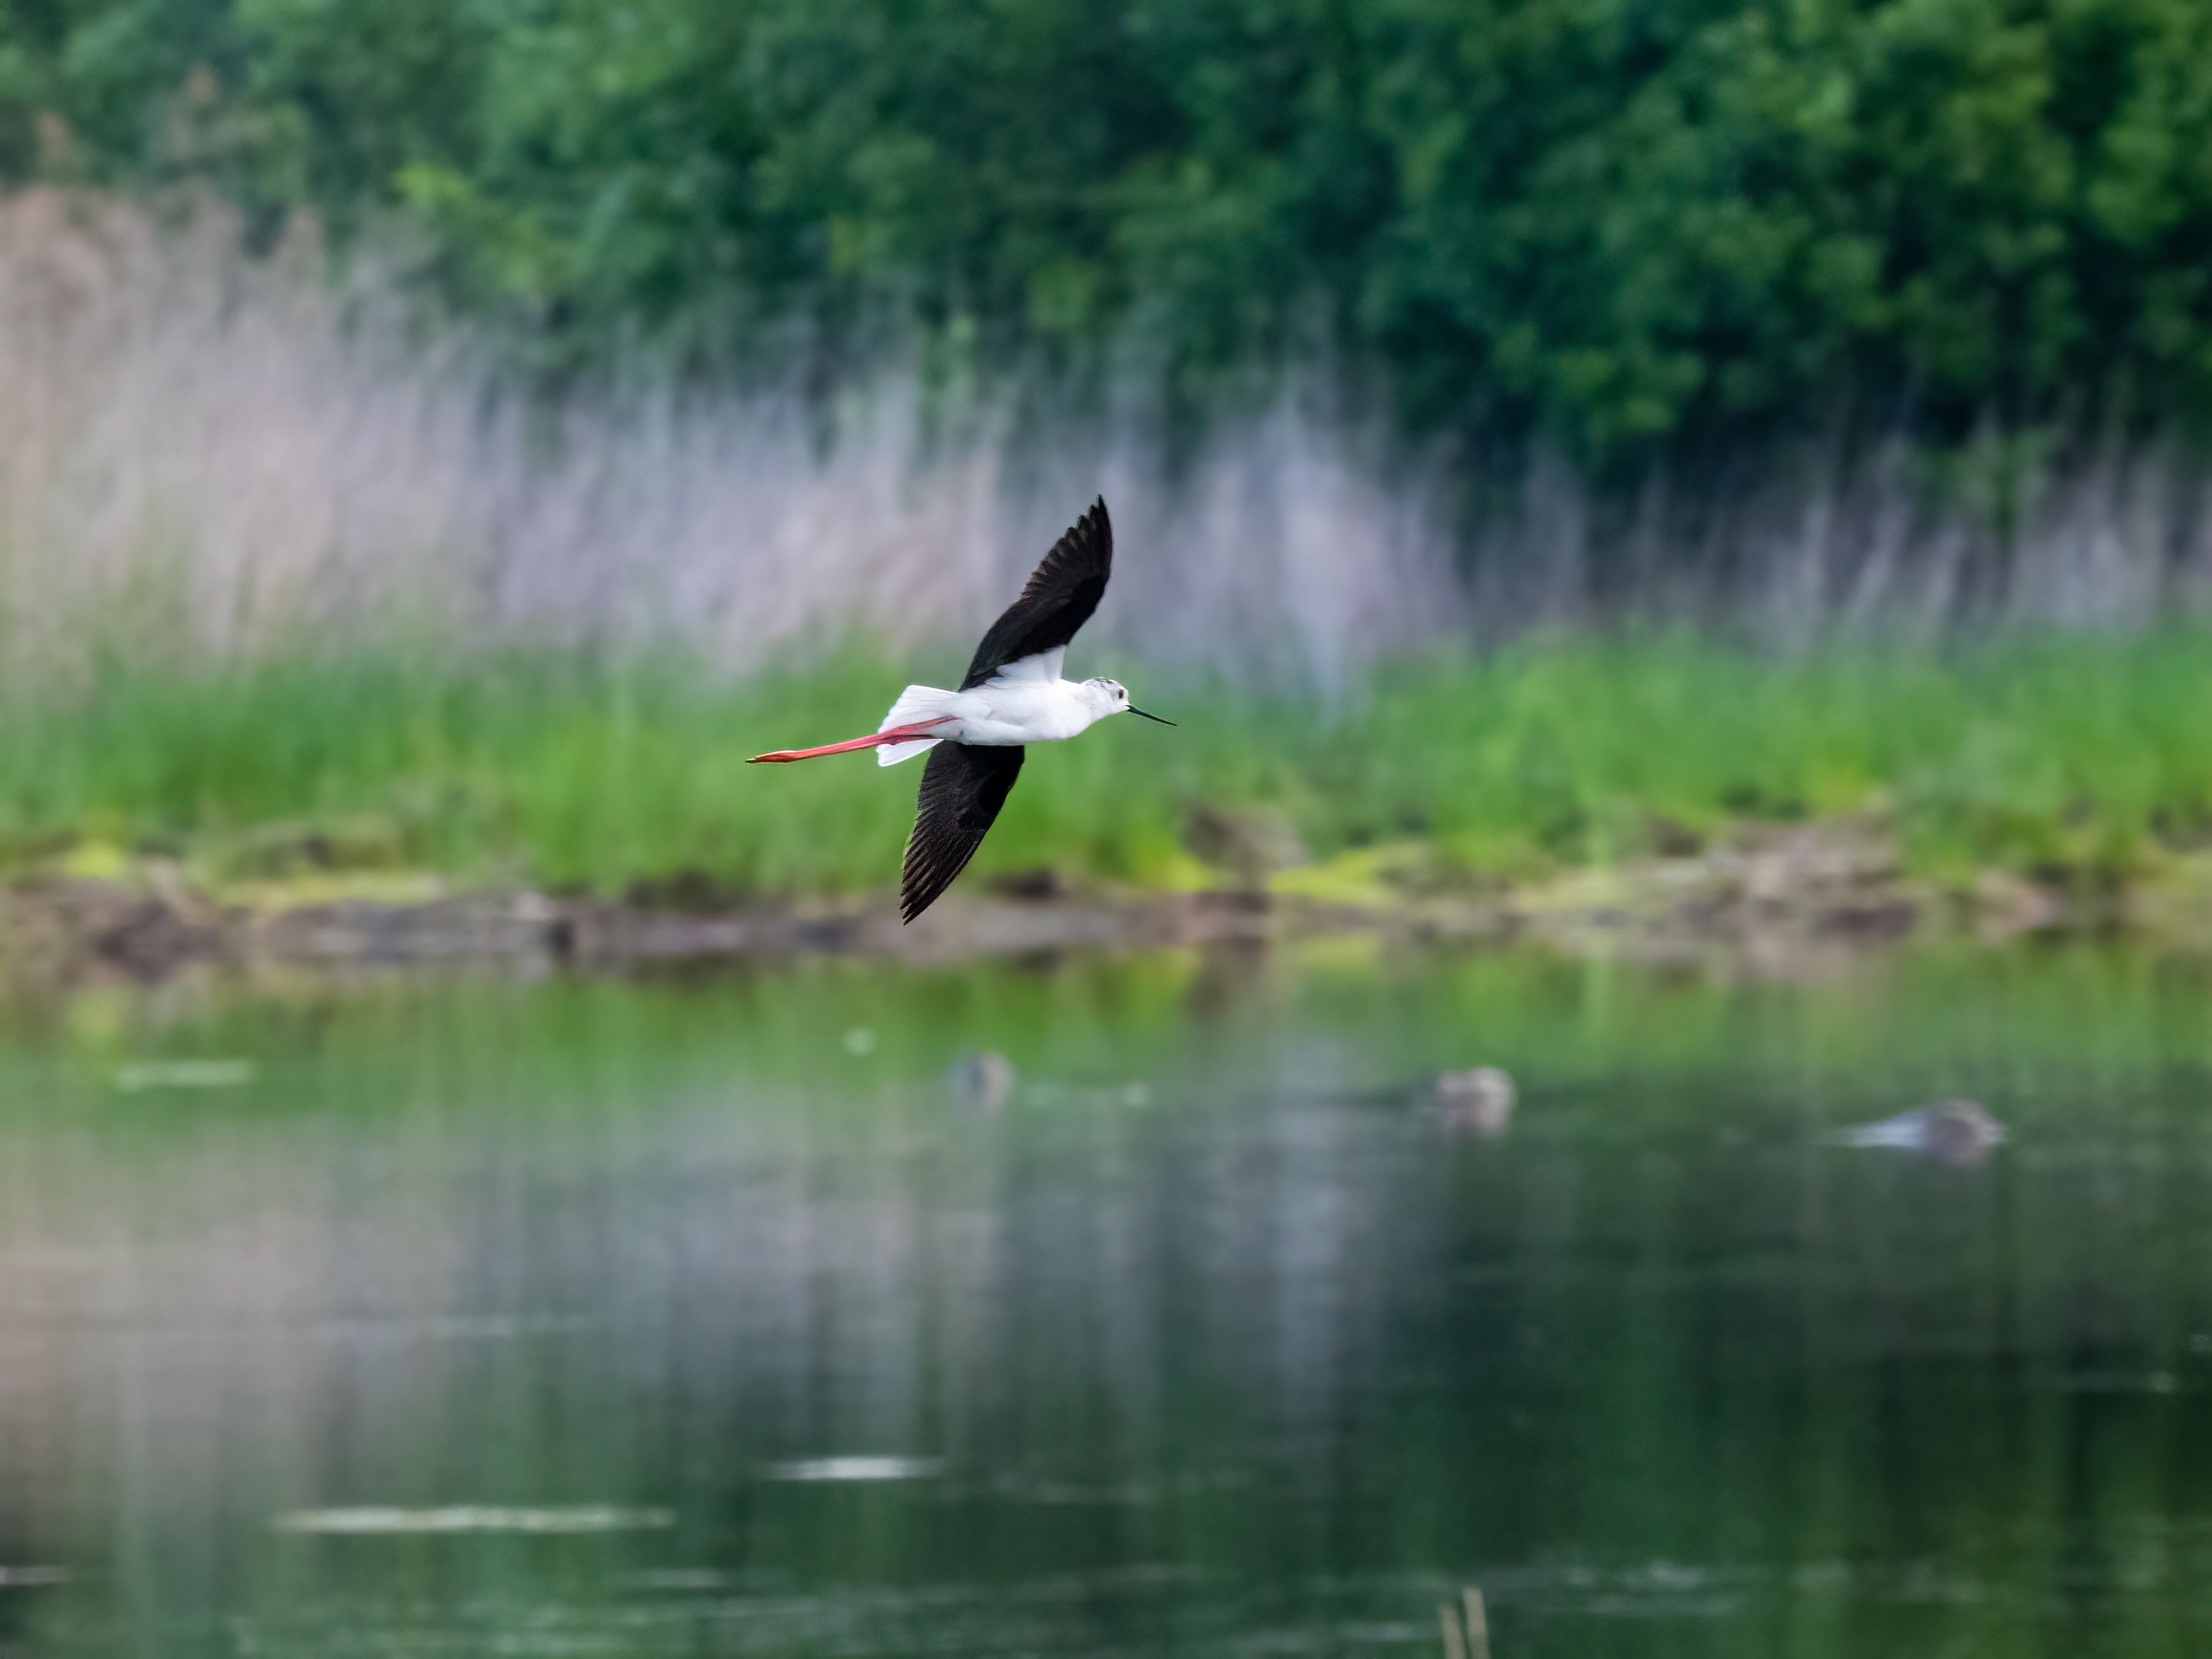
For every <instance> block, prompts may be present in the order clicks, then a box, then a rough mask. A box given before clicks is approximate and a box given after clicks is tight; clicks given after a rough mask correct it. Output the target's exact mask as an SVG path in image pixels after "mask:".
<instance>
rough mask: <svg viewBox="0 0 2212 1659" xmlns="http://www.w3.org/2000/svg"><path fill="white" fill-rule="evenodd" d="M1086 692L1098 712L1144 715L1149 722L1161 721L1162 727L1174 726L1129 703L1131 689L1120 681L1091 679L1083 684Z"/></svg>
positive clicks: (1168, 721)
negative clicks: (1089, 694) (1095, 704)
mask: <svg viewBox="0 0 2212 1659" xmlns="http://www.w3.org/2000/svg"><path fill="white" fill-rule="evenodd" d="M1083 686H1084V689H1085V690H1087V691H1088V692H1090V693H1091V698H1092V700H1093V701H1094V702H1097V705H1098V712H1099V714H1101V715H1102V716H1103V715H1106V714H1143V715H1144V718H1145V719H1146V720H1159V722H1160V724H1161V725H1162V726H1173V725H1174V724H1175V722H1174V721H1173V720H1160V717H1159V716H1158V714H1145V711H1144V710H1143V709H1141V708H1138V707H1137V706H1136V705H1135V704H1134V703H1133V702H1130V701H1129V688H1128V687H1127V686H1126V685H1124V684H1121V681H1119V680H1109V679H1091V680H1085V681H1084V682H1083Z"/></svg>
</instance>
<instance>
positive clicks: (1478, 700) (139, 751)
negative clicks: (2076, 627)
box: [0, 631, 2212, 897]
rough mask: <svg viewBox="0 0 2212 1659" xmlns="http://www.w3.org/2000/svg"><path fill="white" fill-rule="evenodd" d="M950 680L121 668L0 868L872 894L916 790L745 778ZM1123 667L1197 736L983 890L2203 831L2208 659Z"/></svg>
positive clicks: (1689, 647)
mask: <svg viewBox="0 0 2212 1659" xmlns="http://www.w3.org/2000/svg"><path fill="white" fill-rule="evenodd" d="M950 662H951V657H949V656H947V657H945V658H944V659H943V660H941V661H933V662H931V663H928V664H927V665H923V666H921V667H920V668H911V669H910V668H909V667H906V666H902V665H885V664H882V663H879V662H872V661H864V660H861V659H841V660H837V661H835V662H830V663H827V664H823V665H817V666H815V667H813V668H811V669H809V670H806V671H797V672H783V673H771V674H765V675H763V676H761V677H759V678H756V679H752V680H750V681H745V682H741V683H732V682H731V681H729V680H727V679H726V678H714V677H713V676H711V675H709V674H708V673H707V672H705V671H702V670H700V669H698V668H696V667H695V666H692V665H688V664H685V663H684V662H681V661H667V660H664V661H640V662H636V663H633V664H630V665H625V666H620V667H613V668H610V667H607V666H605V665H591V664H587V663H586V662H584V661H582V660H579V659H561V658H551V657H530V656H511V657H507V658H502V659H495V660H491V661H488V662H486V661H477V662H472V663H469V664H467V665H460V664H459V663H457V662H453V661H448V660H445V659H440V658H438V657H437V656H435V654H433V653H404V652H398V651H387V652H380V653H351V654H345V653H322V654H317V655H311V656H300V657H296V658H293V659H286V660H279V661H275V662H271V663H269V664H266V665H262V666H258V667H254V668H251V669H237V670H233V671H226V672H223V673H220V674H211V673H200V674H187V673H178V672H173V671H151V670H147V669H144V668H140V667H134V666H131V665H123V664H118V665H114V666H112V667H111V668H110V669H109V670H108V671H106V672H104V673H102V674H100V675H99V676H98V677H96V680H95V684H96V690H94V691H92V692H91V693H90V694H88V695H84V696H77V697H74V698H71V699H68V700H51V701H42V700H40V698H39V697H38V696H35V695H30V694H24V693H21V692H19V693H17V694H16V695H15V697H14V699H13V700H12V701H11V702H9V703H7V704H6V705H5V708H4V714H0V720H4V742H0V850H4V852H5V854H6V857H7V858H8V860H9V861H10V862H11V863H12V865H13V866H15V868H16V869H17V870H19V871H20V870H22V869H26V868H29V867H36V866H47V867H51V866H54V865H56V864H57V863H59V864H61V865H64V866H68V867H74V868H77V869H79V870H82V871H86V872H97V871H98V870H99V869H100V867H102V866H103V863H104V862H111V863H112V861H113V860H116V859H117V858H118V856H120V855H123V854H129V853H131V852H134V851H164V850H166V851H168V852H171V853H173V854H177V855H179V856H181V857H182V858H184V859H185V861H186V862H187V864H188V865H189V866H191V868H192V869H193V870H194V871H195V872H196V873H197V874H199V875H200V876H201V877H202V878H204V879H208V880H210V881H215V882H217V883H222V882H234V881H242V880H251V879H255V878H267V877H283V876H289V875H294V874H296V873H299V872H301V870H302V869H303V868H307V869H312V868H328V867H332V866H336V867H340V868H351V869H367V870H375V869H389V870H409V869H415V870H420V869H435V870H439V871H444V872H450V873H453V874H456V875H459V876H460V877H463V878H467V879H471V880H499V879H515V880H525V881H530V882H534V883H543V884H552V885H556V886H561V887H574V888H589V889H594V890H601V891H609V892H612V891H618V890H623V889H624V888H625V887H628V886H629V885H630V884H633V883H635V882H637V881H639V880H641V879H646V880H660V881H664V882H665V881H667V880H668V879H670V878H679V877H680V878H687V879H688V881H689V884H690V890H692V891H694V892H706V891H712V892H714V893H717V894H720V895H722V896H730V897H743V896H756V895H769V894H783V893H803V892H821V891H829V890H854V889H863V888H874V887H880V886H883V885H885V884H889V883H890V881H891V880H893V879H894V878H895V874H896V868H897V863H898V858H899V852H900V848H901V846H902V842H903V839H904V836H905V834H906V829H907V826H908V819H909V816H910V812H911V808H912V804H913V792H914V787H915V783H916V781H918V776H919V767H918V765H916V764H915V763H908V765H906V766H905V767H902V768H900V769H896V770H885V769H879V768H878V767H877V766H875V765H874V764H872V762H871V761H870V759H869V757H866V756H865V755H856V756H852V757H837V758H835V759H829V760H824V761H822V762H819V763H813V764H810V765H807V766H803V767H793V768H776V769H765V768H748V767H747V766H746V765H745V764H744V757H746V756H747V755H749V754H751V753H753V752H756V751H757V750H764V749H769V748H775V747H780V746H785V745H788V744H802V743H818V742H825V741H829V740H830V739H833V738H843V737H847V736H850V735H852V734H854V733H855V732H863V731H866V730H869V729H872V726H874V724H875V722H876V720H877V719H878V717H879V716H880V714H881V711H882V708H884V706H885V705H886V704H887V703H888V702H889V700H890V693H891V691H892V690H893V689H894V688H895V687H896V685H897V684H899V683H900V681H901V678H902V676H903V675H904V674H906V673H908V672H909V671H911V672H913V673H915V675H917V676H918V677H921V676H926V675H927V672H928V671H929V670H930V669H936V670H939V671H942V670H944V669H945V666H946V665H947V664H949V663H950ZM1114 666H1115V667H1116V668H1117V669H1118V668H1119V666H1120V665H1114ZM1127 677H1128V678H1130V679H1131V680H1132V682H1133V684H1134V685H1135V686H1136V689H1137V690H1138V693H1139V698H1140V700H1141V701H1142V702H1144V703H1145V704H1146V706H1147V707H1149V708H1156V709H1158V710H1159V711H1160V712H1162V713H1164V714H1167V715H1169V716H1170V718H1174V719H1176V720H1180V721H1181V722H1182V725H1181V727H1180V729H1179V730H1176V731H1173V732H1168V731H1164V730H1161V729H1160V728H1158V727H1157V726H1146V725H1142V724H1139V722H1136V721H1117V722H1114V723H1112V724H1110V725H1109V726H1105V727H1103V728H1102V729H1101V730H1100V731H1098V732H1094V733H1092V734H1091V735H1089V736H1087V737H1086V738H1085V740H1084V741H1082V742H1080V743H1076V744H1065V745H1055V746H1053V747H1050V748H1046V749H1040V750H1038V751H1037V752H1036V754H1034V755H1033V756H1032V757H1031V758H1030V769H1029V771H1028V773H1027V775H1025V780H1024V787H1022V788H1021V789H1020V790H1018V792H1017V793H1016V794H1015V796H1014V798H1013V799H1012V803H1011V805H1009V807H1008V808H1007V811H1006V816H1005V817H1004V818H1002V820H1001V821H1000V825H999V827H998V829H996V830H995V831H994V834H993V836H992V839H991V841H990V842H989V843H988V844H987V847H986V848H985V850H984V852H983V854H982V855H981V860H980V861H979V866H978V867H979V869H980V870H983V871H989V870H994V869H995V870H1008V869H1017V868H1022V867H1025V866H1036V865H1040V864H1054V865H1056V866H1060V868H1062V869H1063V870H1066V871H1068V872H1071V873H1073V874H1077V875H1079V876H1098V877H1105V878H1115V879H1121V880H1132V881H1137V882H1146V883H1155V884H1185V883H1197V882H1203V881H1205V880H1206V879H1208V878H1209V872H1208V871H1207V869H1206V866H1205V865H1204V864H1203V863H1202V862H1200V860H1198V859H1196V858H1194V855H1193V853H1192V851H1191V850H1190V846H1191V837H1190V833H1189V827H1188V826H1189V822H1190V810H1191V807H1192V805H1193V804H1194V803H1203V804H1206V805H1212V806H1216V807H1222V808H1227V809H1231V810H1232V811H1237V810H1245V811H1256V812H1258V813H1261V814H1264V815H1265V817H1267V820H1268V821H1269V822H1271V823H1274V824H1276V825H1278V826H1284V825H1286V826H1287V827H1288V828H1290V829H1292V830H1294V831H1295V832H1296V834H1297V837H1298V838H1299V839H1300V840H1301V841H1303V842H1304V845H1305V847H1306V848H1307V849H1309V851H1310V854H1312V856H1313V857H1315V858H1316V859H1317V860H1327V859H1329V858H1331V857H1333V856H1335V855H1338V854H1342V853H1345V852H1347V851H1351V850H1354V849H1357V848H1363V847H1366V846H1370V845H1374V844H1377V843H1383V842H1397V841H1401V840H1406V839H1409V838H1420V839H1424V840H1426V841H1428V842H1431V844H1432V845H1433V847H1434V848H1436V849H1437V854H1438V856H1439V860H1440V864H1441V867H1443V869H1445V870H1447V871H1449V870H1451V869H1466V870H1468V871H1474V872H1507V873H1515V872H1534V871H1535V870H1539V869H1542V868H1546V867H1554V866H1561V865H1571V864H1577V863H1589V862H1603V861H1606V860H1612V859H1617V858H1620V857H1624V856H1629V855H1632V854H1637V853H1639V852H1644V851H1650V850H1667V849H1669V848H1684V847H1687V846H1689V845H1691V844H1692V843H1694V842H1696V841H1697V840H1698V839H1699V838H1700V837H1704V836H1710V835H1711V834H1713V833H1714V832H1716V831H1718V830H1720V829H1723V828H1724V827H1725V826H1727V825H1729V824H1730V823H1735V822H1737V821H1740V820H1744V819H1753V820H1778V821H1786V820H1791V819H1796V818H1801V817H1817V816H1822V815H1826V814H1832V813H1841V812H1851V811H1867V810H1875V811H1884V812H1887V813H1888V814H1889V815H1891V816H1892V817H1893V819H1894V820H1895V822H1896V823H1897V824H1898V826H1899V830H1900V832H1901V833H1902V835H1903V837H1904V840H1905V846H1906V848H1907V850H1908V855H1909V857H1910V858H1911V860H1912V861H1913V862H1914V863H1915V865H1916V866H1918V867H1919V868H1921V869H1923V870H1926V871H1929V872H1936V873H1963V872H1967V871H1970V870H1972V869H1973V868H1975V867H1977V866H1984V865H1999V866H2009V867H2013V868H2016V869H2039V868H2041V869H2045V870H2046V871H2047V870H2048V868H2049V867H2050V866H2066V867H2067V868H2068V869H2069V871H2071V872H2075V874H2076V875H2077V876H2078V877H2079V878H2081V879H2084V880H2102V879H2107V878H2116V877H2122V876H2124V875H2125V874H2126V873H2128V872H2130V870H2133V869H2136V868H2140V867H2143V866H2146V865H2148V864H2149V863H2154V862H2155V861H2156V860H2158V859H2159V858H2160V856H2161V855H2162V853H2163V851H2164V850H2165V849H2168V848H2185V847H2188V846H2191V845H2193V844H2196V843H2197V842H2200V841H2202V840H2203V839H2204V838H2206V837H2208V836H2212V635H2207V634H2205V633H2203V632H2202V631H2195V632H2190V631H2176V632H2172V633H2168V634H2164V635H2154V636H2151V637H2148V638H2136V639H2128V640H2121V639H2116V638H2102V637H2095V636H2081V635H2076V636H2070V637H2066V638H2045V639H2038V640H2024V639H2015V640H2010V641H1997V642H1991V643H1987V644H1980V645H1976V646H1972V647H1966V648H1963V649H1958V650H1954V651H1953V652H1951V653H1948V654H1946V655H1943V656H1941V657H1938V656H1936V655H1932V654H1929V653H1908V652H1905V651H1901V650H1887V649H1876V648H1874V647H1863V646H1860V647H1832V648H1830V649H1827V650H1825V651H1822V652H1820V653H1814V654H1813V655H1811V656H1808V657H1805V658H1802V659H1795V660H1791V661H1787V662H1782V661H1776V660H1772V659H1765V658H1761V657H1758V656H1755V655H1753V654H1750V653H1744V652H1740V651H1737V650H1734V649H1731V648H1728V647H1722V646H1718V645H1715V644H1712V643H1711V642H1702V641H1692V640H1689V639H1686V638H1671V639H1645V640H1640V641H1612V642H1597V641H1577V642H1554V643H1552V644H1548V645H1547V644H1530V645H1528V646H1525V647H1521V648H1518V649H1516V650H1513V651H1510V652H1506V653H1501V654H1498V655H1494V656H1491V657H1488V658H1485V659H1474V658H1471V657H1466V656H1451V657H1430V658H1425V659H1418V660H1406V661H1401V662H1398V663H1396V664H1395V665H1389V666H1387V667H1386V668H1384V669H1383V670H1382V671H1379V672H1378V673H1376V675H1375V676H1374V677H1373V678H1371V679H1370V682H1369V683H1368V684H1367V685H1366V686H1365V687H1364V689H1363V690H1360V691H1359V692H1358V694H1356V695H1355V696H1353V697H1352V699H1351V701H1350V702H1347V703H1346V705H1344V706H1342V707H1340V708H1334V709H1331V708H1323V707H1321V706H1318V705H1316V704H1315V703H1312V702H1305V701H1302V700H1299V699H1296V698H1289V697H1276V698H1267V697H1261V696H1253V695H1250V694H1242V693H1236V692H1231V691H1228V690H1224V689H1222V688H1219V687H1213V686H1207V685H1205V684H1199V683H1196V682H1194V681H1190V680H1188V679H1186V680H1182V681H1180V682H1177V681H1175V680H1172V679H1163V678H1162V677H1160V676H1158V675H1154V676H1150V677H1146V676H1144V675H1142V674H1140V673H1139V672H1137V671H1135V670H1134V669H1130V670H1127ZM1199 844H1200V846H1201V847H1203V846H1204V844H1205V843H1204V842H1203V839H1202V838H1201V840H1200V843H1199ZM1217 856H1218V854H1217Z"/></svg>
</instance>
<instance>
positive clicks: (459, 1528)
mask: <svg viewBox="0 0 2212 1659" xmlns="http://www.w3.org/2000/svg"><path fill="white" fill-rule="evenodd" d="M675 1524H676V1515H675V1511H673V1510H631V1509H617V1508H614V1507H611V1506H610V1505H605V1504H602V1505H598V1506H589V1505H586V1506H582V1507H578V1508H573V1509H513V1508H501V1507H495V1506H491V1505H486V1504H453V1505H449V1506H447V1507H444V1508H441V1509H429V1510H406V1509H392V1508H386V1507H381V1506H374V1507H368V1508H361V1509H343V1510H292V1511H291V1512H290V1513H289V1514H285V1515H280V1516H277V1517H276V1529H277V1530H278V1531H279V1532H316V1533H347V1534H382V1533H411V1532H556V1533H566V1532H639V1531H643V1530H646V1529H647V1528H654V1527H672V1526H674V1525H675Z"/></svg>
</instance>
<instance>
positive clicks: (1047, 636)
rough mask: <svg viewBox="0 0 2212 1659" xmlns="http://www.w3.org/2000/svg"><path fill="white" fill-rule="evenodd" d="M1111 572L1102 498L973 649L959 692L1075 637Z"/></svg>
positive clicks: (1110, 534)
mask: <svg viewBox="0 0 2212 1659" xmlns="http://www.w3.org/2000/svg"><path fill="white" fill-rule="evenodd" d="M1113 569H1114V526H1113V524H1112V522H1111V521H1110V520H1108V518H1107V517H1106V503H1105V501H1103V499H1102V500H1100V501H1095V502H1093V503H1092V504H1091V510H1090V511H1089V512H1088V513H1085V514H1084V515H1083V516H1082V517H1081V518H1079V519H1078V520H1076V521H1075V524H1074V526H1073V528H1072V529H1070V530H1069V531H1068V532H1067V533H1066V535H1065V536H1062V537H1061V538H1060V539H1059V540H1058V541H1057V542H1054V544H1053V547H1052V551H1051V552H1049V553H1048V554H1046V555H1045V556H1044V562H1042V563H1041V564H1039V565H1038V566H1037V568H1036V571H1035V573H1034V574H1031V575H1030V579H1029V582H1028V585H1027V586H1024V588H1023V589H1022V596H1021V598H1019V599H1016V600H1015V601H1014V602H1013V603H1012V605H1008V606H1007V607H1006V614H1005V615H1004V616H1002V617H1000V618H999V620H998V621H996V622H994V623H992V624H991V631H990V632H989V633H987V634H986V635H983V642H982V644H981V645H979V646H977V647H975V660H974V661H973V662H971V663H969V665H968V678H966V679H964V680H963V681H961V682H960V689H961V690H963V691H968V690H974V689H975V687H976V686H979V685H981V684H983V682H984V681H986V680H987V679H989V678H991V677H992V676H993V675H994V674H995V673H997V672H998V671H999V670H1000V669H1001V668H1002V667H1004V666H1005V665H1006V664H1008V663H1010V662H1018V661H1020V660H1021V659H1023V658H1024V657H1033V656H1036V654H1037V653H1039V652H1041V651H1049V650H1051V649H1053V648H1054V647H1055V646H1064V645H1066V643H1067V642H1068V641H1070V640H1072V639H1073V638H1074V637H1075V630H1076V629H1079V628H1080V627H1082V626H1083V624H1084V623H1087V622H1089V621H1090V620H1091V612H1092V611H1096V610H1097V608H1098V600H1099V598H1100V596H1102V595H1103V593H1104V592H1106V578H1107V577H1108V576H1109V575H1111V574H1113Z"/></svg>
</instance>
